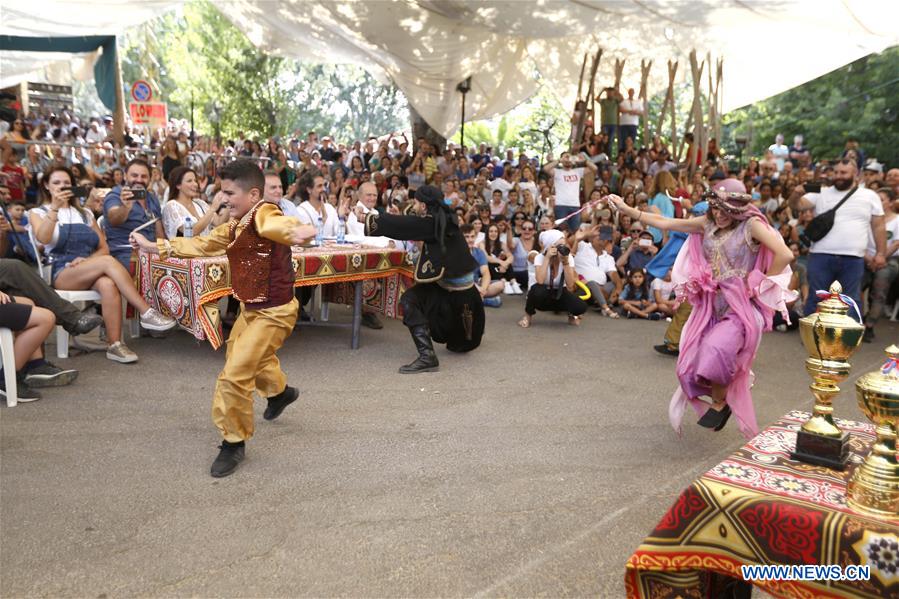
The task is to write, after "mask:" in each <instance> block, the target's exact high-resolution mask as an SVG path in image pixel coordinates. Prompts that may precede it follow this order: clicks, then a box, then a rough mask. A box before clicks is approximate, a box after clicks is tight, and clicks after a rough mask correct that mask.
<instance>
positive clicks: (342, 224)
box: [337, 217, 346, 243]
mask: <svg viewBox="0 0 899 599" xmlns="http://www.w3.org/2000/svg"><path fill="white" fill-rule="evenodd" d="M337 243H346V219H344V218H342V217H341V219H340V220H339V221H337Z"/></svg>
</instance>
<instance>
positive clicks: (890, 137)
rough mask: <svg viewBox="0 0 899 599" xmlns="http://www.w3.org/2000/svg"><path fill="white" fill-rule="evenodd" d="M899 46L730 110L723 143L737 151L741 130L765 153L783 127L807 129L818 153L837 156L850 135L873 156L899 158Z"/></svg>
mask: <svg viewBox="0 0 899 599" xmlns="http://www.w3.org/2000/svg"><path fill="white" fill-rule="evenodd" d="M897 97H899V47H896V46H894V47H892V48H889V49H887V50H885V51H884V52H882V53H880V54H872V55H869V56H866V57H865V58H862V59H859V60H857V61H855V62H853V63H851V64H849V65H846V66H845V67H842V68H840V69H837V70H835V71H832V72H830V73H828V74H826V75H823V76H821V77H818V78H817V79H814V80H813V81H809V82H807V83H805V84H803V85H800V86H799V87H796V88H793V89H791V90H788V91H786V92H783V93H782V94H779V95H777V96H774V97H772V98H769V99H767V100H764V101H762V102H758V103H756V104H754V105H751V106H747V107H745V108H741V109H739V110H735V111H733V112H730V113H728V114H726V115H725V116H724V118H723V122H724V125H725V135H724V138H725V139H724V147H725V149H726V150H728V151H730V152H732V153H735V151H736V150H735V141H734V138H735V137H736V136H741V137H746V138H748V139H749V144H748V150H749V153H750V154H751V155H753V156H761V155H763V154H764V151H765V150H766V149H767V148H768V146H769V145H770V144H772V143H774V136H775V135H776V134H777V133H783V134H784V137H785V143H786V144H787V145H789V144H791V143H792V141H793V136H794V135H797V134H802V135H803V136H804V137H805V145H807V146H808V147H809V148H810V149H811V152H812V155H813V156H814V157H815V158H824V159H827V158H837V157H839V156H840V155H841V154H842V152H843V149H844V148H845V144H846V140H847V138H849V137H855V138H857V139H858V141H859V144H860V146H861V148H862V149H863V150H864V151H865V153H866V154H867V156H868V157H876V158H877V159H878V160H879V161H880V162H884V163H886V164H888V165H890V166H896V165H897V164H899V123H897V117H899V103H897V102H896V98H897Z"/></svg>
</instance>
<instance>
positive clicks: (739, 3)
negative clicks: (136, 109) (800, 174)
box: [0, 0, 899, 136]
mask: <svg viewBox="0 0 899 599" xmlns="http://www.w3.org/2000/svg"><path fill="white" fill-rule="evenodd" d="M179 4H181V2H180V1H178V0H172V1H167V0H158V1H155V0H150V1H147V0H144V1H142V2H137V3H135V2H131V1H128V0H96V1H94V2H86V1H76V2H71V1H65V2H64V1H60V0H40V1H34V0H32V1H30V2H29V1H28V0H3V7H2V10H3V22H2V26H0V33H2V34H8V35H34V36H42V35H46V36H54V35H96V34H109V33H115V32H119V31H122V30H123V29H124V28H125V27H128V26H131V25H135V24H137V23H140V22H142V21H144V20H147V19H149V18H152V17H154V16H157V15H158V14H160V13H161V12H163V11H165V10H168V9H170V8H173V7H175V6H177V5H179ZM215 6H216V7H217V8H218V9H219V10H220V11H221V12H222V13H223V14H224V15H226V16H227V17H228V18H229V19H230V20H231V21H232V22H233V23H234V24H235V25H236V26H237V27H238V28H240V29H241V30H242V31H244V32H245V33H246V34H247V36H248V37H249V39H250V40H251V41H252V42H253V43H254V44H256V45H257V46H258V47H259V48H261V49H262V50H264V51H266V52H269V53H272V54H276V55H281V56H288V57H293V58H298V59H301V60H309V61H316V62H336V63H353V64H358V65H361V66H363V67H364V68H366V69H368V70H370V71H371V72H372V73H374V74H375V75H380V76H381V77H383V78H385V79H386V78H389V79H391V80H393V81H394V82H395V83H396V85H397V86H398V87H399V88H400V89H401V90H402V91H403V92H404V93H405V95H406V97H407V98H408V100H409V102H410V104H411V105H412V106H413V107H414V108H415V109H416V111H417V112H418V113H419V114H420V115H421V116H422V117H423V118H424V119H425V120H426V121H427V122H428V123H429V124H430V125H431V126H432V127H433V128H434V129H435V130H437V131H438V132H441V133H443V134H444V135H446V136H449V135H451V134H452V133H453V132H454V131H455V130H456V128H457V127H458V125H459V121H460V111H461V106H460V104H461V100H462V98H461V94H460V93H458V92H457V91H456V86H457V85H458V84H459V83H460V82H461V81H462V80H464V79H465V78H466V77H468V76H471V78H472V89H471V92H469V93H468V96H467V100H466V117H467V119H468V120H475V119H481V118H487V117H491V116H494V115H497V114H500V113H503V112H506V111H508V110H510V109H511V108H513V107H514V106H516V105H517V104H519V103H520V102H522V101H524V100H526V99H527V98H528V97H529V96H530V95H532V94H533V93H534V92H535V91H536V89H537V86H539V85H548V86H549V87H550V89H551V90H552V91H553V92H554V93H555V94H556V95H557V96H558V97H559V99H560V100H561V101H562V102H563V105H565V106H572V105H573V101H574V96H575V94H576V90H577V85H578V78H579V74H580V69H581V64H582V61H583V57H584V53H585V52H590V53H593V52H594V51H595V50H596V48H597V47H602V48H603V49H604V53H603V58H602V61H601V63H600V67H599V71H598V74H597V77H596V80H597V85H598V86H599V87H600V88H601V87H603V86H605V85H607V84H610V83H611V82H612V81H613V80H614V75H613V66H614V62H615V59H626V62H625V65H624V74H623V78H622V81H623V85H625V86H633V87H637V86H638V85H639V81H640V79H639V77H640V70H639V66H640V60H641V59H652V60H653V61H654V66H653V69H652V71H651V73H650V80H649V93H650V94H653V93H656V92H660V91H664V89H665V88H666V87H667V84H668V81H667V76H668V74H667V69H666V68H665V66H664V64H665V62H666V61H667V60H669V59H674V60H680V61H681V64H682V65H684V66H682V67H681V69H680V70H679V71H678V75H679V77H685V76H686V75H687V73H688V71H689V69H688V67H687V66H686V65H687V60H686V59H687V55H688V54H689V52H690V51H691V50H692V49H694V48H695V49H696V50H697V52H698V53H699V56H700V58H702V57H704V56H705V55H706V53H707V52H710V53H711V56H712V59H713V60H717V59H718V58H723V60H724V82H723V102H722V104H723V108H724V110H729V109H732V108H736V107H739V106H743V105H746V104H749V103H752V102H754V101H757V100H760V99H763V98H766V97H769V96H771V95H774V94H777V93H779V92H781V91H784V90H786V89H789V88H791V87H795V86H797V85H799V84H801V83H803V82H805V81H808V80H810V79H813V78H815V77H818V76H820V75H822V74H824V73H826V72H828V71H831V70H833V69H835V68H838V67H840V66H842V65H845V64H847V63H849V62H851V61H853V60H855V59H857V58H860V57H862V56H864V55H866V54H870V53H872V52H879V51H881V50H883V49H884V48H886V47H889V46H892V45H895V44H897V43H899V28H897V27H896V26H895V24H896V23H897V22H899V2H884V1H881V0H693V1H691V2H686V1H683V0H534V1H526V0H521V1H517V0H484V1H477V2H475V1H462V0H392V1H387V0H382V1H350V0H264V1H260V0H255V1H254V0H218V1H216V2H215ZM890 23H892V24H893V25H890ZM0 58H2V57H0ZM4 80H5V79H4Z"/></svg>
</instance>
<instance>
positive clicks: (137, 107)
mask: <svg viewBox="0 0 899 599" xmlns="http://www.w3.org/2000/svg"><path fill="white" fill-rule="evenodd" d="M128 109H129V110H130V111H131V120H132V122H134V124H135V125H139V126H141V127H150V128H151V129H156V128H158V127H165V126H166V123H168V121H169V110H168V105H167V104H166V103H165V102H132V103H131V104H129V105H128Z"/></svg>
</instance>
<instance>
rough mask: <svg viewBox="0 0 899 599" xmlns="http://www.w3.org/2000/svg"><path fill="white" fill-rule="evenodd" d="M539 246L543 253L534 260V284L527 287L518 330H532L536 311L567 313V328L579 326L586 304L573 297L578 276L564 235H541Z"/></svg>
mask: <svg viewBox="0 0 899 599" xmlns="http://www.w3.org/2000/svg"><path fill="white" fill-rule="evenodd" d="M540 245H541V246H542V247H543V248H545V249H544V250H543V252H541V253H539V254H537V255H536V256H535V257H534V281H532V282H531V284H530V285H529V288H528V295H527V301H526V302H525V307H524V312H525V314H524V316H522V317H521V320H519V321H518V326H520V327H521V328H523V329H526V328H528V327H529V326H531V319H532V318H533V316H534V314H536V313H537V310H540V311H542V312H563V311H564V312H567V313H568V324H570V325H573V326H578V325H580V324H581V323H580V317H581V315H582V314H583V313H584V312H586V311H587V303H586V302H585V301H584V300H582V299H581V298H579V297H578V296H576V295H575V294H574V287H575V283H576V282H577V272H575V270H574V257H573V256H572V255H571V248H569V247H568V245H567V244H566V242H565V234H564V233H562V231H559V230H558V229H550V230H548V231H543V232H542V233H540Z"/></svg>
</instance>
